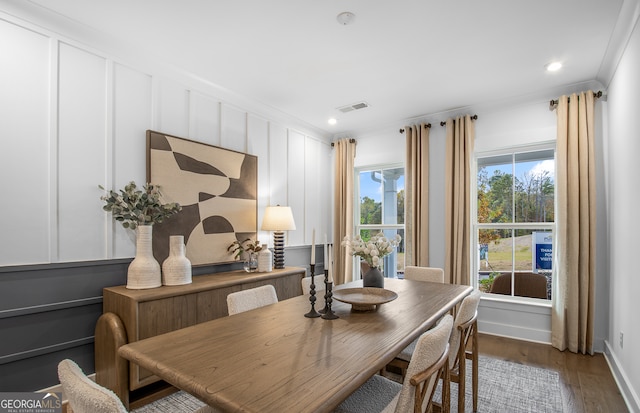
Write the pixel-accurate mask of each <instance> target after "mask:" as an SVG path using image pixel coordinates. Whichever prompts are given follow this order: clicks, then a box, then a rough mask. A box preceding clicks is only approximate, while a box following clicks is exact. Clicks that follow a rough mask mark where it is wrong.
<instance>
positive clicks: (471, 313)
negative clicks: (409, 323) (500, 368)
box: [389, 290, 482, 412]
mask: <svg viewBox="0 0 640 413" xmlns="http://www.w3.org/2000/svg"><path fill="white" fill-rule="evenodd" d="M481 295H482V293H481V292H480V291H479V290H473V291H472V292H471V294H469V295H468V296H466V297H465V298H464V300H462V303H461V304H460V308H459V309H458V312H457V314H456V318H455V321H454V326H453V331H452V332H451V338H450V339H449V352H450V354H449V377H450V380H451V381H452V382H454V383H458V412H464V399H465V396H464V393H465V390H466V389H465V387H466V382H465V375H466V360H471V384H472V390H473V411H474V412H475V411H477V410H478V330H477V318H478V304H479V303H480V296H481ZM469 341H471V350H469V351H467V347H468V345H469ZM415 346H416V343H415V341H414V342H412V343H411V344H409V345H408V346H407V347H406V348H405V349H404V350H402V351H401V352H400V354H398V355H397V356H396V358H395V359H394V360H393V361H392V362H391V363H389V365H392V366H395V367H398V368H400V370H401V371H402V377H403V378H404V376H405V374H406V373H405V372H406V371H407V368H408V366H409V364H410V361H411V358H412V357H413V354H414V352H415Z"/></svg>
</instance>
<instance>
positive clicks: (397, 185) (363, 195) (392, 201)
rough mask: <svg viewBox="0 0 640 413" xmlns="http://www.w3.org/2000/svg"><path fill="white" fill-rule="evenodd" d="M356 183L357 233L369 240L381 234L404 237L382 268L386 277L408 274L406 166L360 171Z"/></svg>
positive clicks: (362, 169)
mask: <svg viewBox="0 0 640 413" xmlns="http://www.w3.org/2000/svg"><path fill="white" fill-rule="evenodd" d="M356 180H357V190H356V193H357V194H358V202H357V203H356V208H355V209H356V215H357V216H356V233H357V234H360V236H362V238H363V239H365V240H368V239H369V238H371V235H372V234H377V233H378V232H383V233H384V235H385V236H386V237H387V238H393V237H395V236H396V234H400V236H401V237H402V242H401V243H400V245H399V246H398V248H396V251H394V252H393V253H392V254H389V255H387V256H386V257H385V258H384V260H383V261H384V262H383V265H382V269H381V271H382V272H383V273H384V276H385V277H389V278H396V277H397V276H398V273H400V274H402V273H404V167H403V166H399V165H390V166H384V167H375V168H360V169H357V170H356Z"/></svg>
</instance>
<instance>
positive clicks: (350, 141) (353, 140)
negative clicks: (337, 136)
mask: <svg viewBox="0 0 640 413" xmlns="http://www.w3.org/2000/svg"><path fill="white" fill-rule="evenodd" d="M349 143H356V140H355V139H353V138H351V139H349ZM334 146H335V142H331V147H332V148H333V147H334Z"/></svg>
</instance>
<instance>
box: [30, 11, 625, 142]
mask: <svg viewBox="0 0 640 413" xmlns="http://www.w3.org/2000/svg"><path fill="white" fill-rule="evenodd" d="M30 1H31V2H32V3H33V4H37V5H39V6H41V7H45V8H48V9H50V10H53V11H55V12H57V13H60V14H61V15H64V16H67V17H68V18H70V19H72V20H75V21H76V22H80V23H82V24H86V25H88V26H90V27H92V28H93V29H96V30H98V31H99V32H102V33H103V34H106V35H107V36H109V37H113V38H114V41H116V42H119V41H122V42H123V43H124V44H127V45H129V46H135V47H140V48H143V49H144V50H145V51H146V52H149V53H151V54H154V55H157V56H160V57H161V58H162V59H166V60H167V61H171V62H172V63H173V64H174V65H176V66H178V67H180V68H181V69H184V70H186V71H189V72H191V73H193V74H194V75H196V76H198V77H201V78H203V79H206V80H208V81H209V82H212V83H214V84H216V85H218V86H220V87H222V88H225V89H228V90H231V91H233V92H235V93H237V94H240V95H242V96H244V97H246V98H248V99H250V100H253V101H257V102H260V103H261V104H265V105H268V106H270V107H272V108H275V109H277V110H279V111H282V112H285V113H287V114H289V115H291V116H293V117H295V118H297V119H299V120H301V121H304V122H305V123H307V124H308V125H310V126H313V127H314V128H316V129H319V130H322V131H324V132H323V133H324V134H326V135H330V136H333V135H336V134H338V135H339V134H346V133H356V132H357V131H363V130H371V129H375V128H380V127H387V126H389V125H397V126H403V125H404V124H405V121H407V120H409V119H412V118H415V117H419V116H423V115H427V114H433V113H439V112H444V111H448V110H451V109H455V108H460V107H466V106H473V105H477V104H481V103H486V102H493V101H501V100H508V99H512V98H515V97H519V96H526V95H531V94H537V93H539V92H540V91H545V90H554V89H557V88H559V87H562V86H566V85H571V84H575V83H580V82H586V81H593V80H599V81H600V82H603V80H604V81H606V79H601V77H602V75H601V73H602V67H601V66H603V62H604V61H605V60H606V56H610V55H611V48H612V46H611V45H610V41H611V39H612V36H613V35H614V33H615V30H616V22H617V21H618V18H619V17H618V15H619V13H620V10H621V8H622V7H623V5H624V4H623V3H624V2H625V1H626V2H627V3H628V2H629V1H630V0H536V1H532V0H530V1H524V0H468V1H465V0H396V1H393V2H392V1H381V0H180V1H177V0H108V1H105V0H30ZM631 1H637V0H631ZM344 11H350V12H352V13H354V14H355V20H354V21H353V23H352V24H350V25H346V26H343V25H340V24H339V23H338V22H337V20H336V16H337V15H338V14H339V13H341V12H344ZM618 26H619V25H618ZM616 47H617V46H616ZM553 60H560V61H562V62H563V64H564V68H563V69H562V70H561V71H560V72H557V73H546V72H545V70H544V66H545V64H547V63H548V62H551V61H553ZM603 83H604V82H603ZM360 101H365V102H367V103H368V104H369V105H370V107H369V108H366V109H362V110H359V111H353V112H350V113H346V114H343V113H341V112H339V111H338V110H337V109H336V108H338V107H341V106H344V105H348V104H352V103H356V102H360ZM329 117H336V118H338V123H337V124H336V125H334V126H331V125H329V124H328V123H327V119H328V118H329Z"/></svg>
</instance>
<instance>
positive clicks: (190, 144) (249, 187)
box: [147, 130, 258, 266]
mask: <svg viewBox="0 0 640 413" xmlns="http://www.w3.org/2000/svg"><path fill="white" fill-rule="evenodd" d="M257 181H258V158H257V157H256V156H254V155H249V154H246V153H241V152H236V151H232V150H228V149H224V148H220V147H217V146H213V145H207V144H204V143H201V142H196V141H193V140H189V139H184V138H179V137H176V136H171V135H167V134H164V133H160V132H155V131H151V130H148V131H147V182H152V183H154V184H157V185H160V189H161V191H162V193H163V195H164V200H165V202H178V203H179V204H180V205H182V211H180V212H179V213H178V214H176V215H174V216H172V217H171V218H169V219H167V220H165V221H164V222H163V223H161V224H156V225H154V229H153V253H154V256H155V258H156V260H158V262H160V263H162V262H163V261H164V260H165V258H167V256H168V255H169V237H170V236H171V235H183V236H184V241H185V245H186V254H187V258H189V260H190V261H191V264H192V265H194V266H196V265H206V264H217V263H223V262H230V261H232V260H233V257H232V256H231V255H230V254H229V252H228V251H227V247H228V246H229V245H230V244H231V243H232V242H233V241H234V240H239V241H243V240H245V239H247V238H249V237H251V238H252V239H255V237H256V234H257V229H258V224H257V222H258V202H257V198H258V197H257V195H258V193H257V192H258V190H257Z"/></svg>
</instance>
